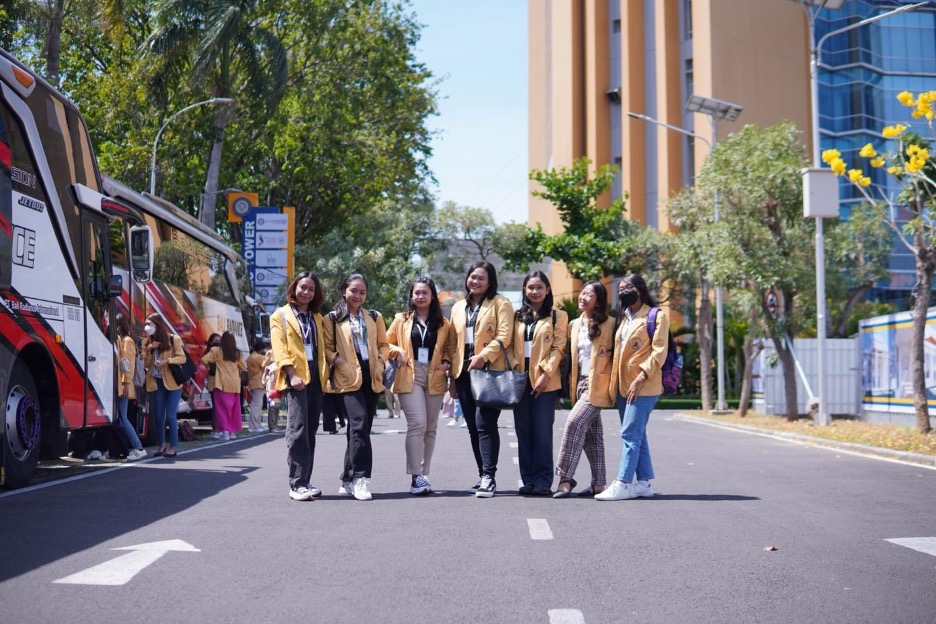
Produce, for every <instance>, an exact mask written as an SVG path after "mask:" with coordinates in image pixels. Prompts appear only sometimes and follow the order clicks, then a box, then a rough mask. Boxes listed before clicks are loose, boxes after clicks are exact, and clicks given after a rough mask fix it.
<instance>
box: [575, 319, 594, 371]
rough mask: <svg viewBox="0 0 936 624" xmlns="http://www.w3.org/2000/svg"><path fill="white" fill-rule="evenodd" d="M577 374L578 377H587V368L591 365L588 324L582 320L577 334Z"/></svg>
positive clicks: (590, 342) (590, 343)
mask: <svg viewBox="0 0 936 624" xmlns="http://www.w3.org/2000/svg"><path fill="white" fill-rule="evenodd" d="M576 346H577V347H578V365H579V366H578V371H579V372H578V374H579V377H587V376H588V368H589V366H590V365H591V354H592V341H591V338H589V337H588V323H586V322H585V320H584V319H583V320H582V326H581V327H579V333H578V344H577V345H576Z"/></svg>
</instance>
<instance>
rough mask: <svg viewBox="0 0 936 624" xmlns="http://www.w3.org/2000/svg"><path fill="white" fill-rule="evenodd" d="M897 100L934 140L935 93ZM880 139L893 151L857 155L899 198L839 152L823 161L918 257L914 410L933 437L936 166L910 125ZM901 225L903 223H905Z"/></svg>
mask: <svg viewBox="0 0 936 624" xmlns="http://www.w3.org/2000/svg"><path fill="white" fill-rule="evenodd" d="M897 99H898V101H899V102H900V103H901V104H902V105H904V106H906V107H908V108H912V109H913V112H912V113H911V115H912V117H913V118H914V119H917V120H920V121H921V123H925V125H926V129H927V130H928V131H929V134H930V136H934V128H933V117H934V116H936V114H934V105H936V91H927V92H924V93H920V94H919V95H917V96H914V95H913V94H912V93H910V92H909V91H904V92H902V93H900V94H898V95H897ZM881 134H882V135H883V136H884V137H886V138H889V139H893V140H894V141H895V142H896V148H895V149H894V150H893V151H892V152H887V153H878V151H877V150H876V149H875V148H874V146H873V145H871V144H870V143H868V144H867V145H865V146H864V147H863V148H862V149H861V151H860V152H859V154H858V155H859V156H860V157H861V158H863V159H865V160H866V161H867V163H868V165H869V166H870V167H871V168H873V169H883V170H885V171H886V172H887V174H888V175H890V176H892V177H893V178H894V179H896V180H897V181H898V183H899V184H900V190H899V192H898V193H895V194H893V195H888V194H887V193H885V192H884V191H883V190H881V189H874V187H872V186H871V179H870V177H868V176H867V175H865V173H864V169H861V168H858V167H852V168H849V166H848V165H847V164H846V163H845V161H844V159H843V158H842V154H841V153H840V152H839V151H838V150H834V149H830V150H826V151H824V152H823V153H822V160H823V161H824V162H825V163H826V164H827V165H829V167H830V168H831V169H832V171H834V172H835V173H836V175H839V176H843V177H847V178H848V180H849V182H850V183H851V184H853V185H854V186H855V188H857V189H858V190H859V191H860V192H861V193H862V195H863V196H864V197H865V199H867V200H868V202H869V204H871V205H872V206H885V207H886V208H887V213H886V216H885V223H887V225H888V226H890V228H891V229H892V230H893V232H894V234H895V235H896V237H897V239H898V240H899V241H900V242H901V243H902V244H903V245H904V246H905V247H906V248H907V249H909V250H910V251H911V252H912V253H913V256H914V268H915V274H916V283H915V284H914V287H913V301H912V306H911V307H912V316H913V332H912V338H911V341H910V353H911V360H910V368H911V376H912V384H913V405H914V410H915V412H916V420H917V429H918V430H919V431H920V433H924V434H926V433H930V432H931V431H932V427H931V425H930V418H929V401H928V399H929V392H928V390H927V388H926V372H925V369H924V358H923V351H924V349H923V347H924V337H925V328H926V312H927V310H928V309H929V307H930V299H931V294H932V288H933V274H934V273H936V220H934V217H936V215H934V210H936V163H934V161H933V160H932V159H931V157H930V142H929V141H928V140H926V139H925V138H924V137H923V136H921V135H920V134H917V133H915V132H911V131H910V127H909V125H907V124H896V125H893V126H887V127H886V128H884V129H883V130H882V132H881ZM901 222H902V223H901Z"/></svg>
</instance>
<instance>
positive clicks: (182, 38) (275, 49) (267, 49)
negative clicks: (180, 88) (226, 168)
mask: <svg viewBox="0 0 936 624" xmlns="http://www.w3.org/2000/svg"><path fill="white" fill-rule="evenodd" d="M256 5H257V0H158V1H157V3H156V5H155V23H156V27H155V28H154V30H153V32H152V33H151V34H150V36H149V38H148V39H147V40H146V43H145V47H146V54H147V55H148V56H150V57H151V58H152V59H153V60H154V66H155V67H156V80H157V82H159V83H162V84H167V82H171V81H168V80H167V77H168V76H176V77H179V76H182V75H188V76H189V77H190V80H191V81H192V83H193V84H194V85H207V89H208V92H209V95H210V96H211V97H232V96H233V95H234V93H235V92H236V91H238V90H241V89H240V88H241V87H243V91H246V92H252V93H253V94H255V95H256V96H257V97H259V98H262V99H263V100H264V103H265V104H266V110H273V109H275V107H276V103H277V102H278V101H279V99H280V97H281V96H282V94H283V90H284V88H285V86H286V77H287V61H286V49H285V48H284V47H283V44H282V42H281V41H280V40H279V39H278V38H277V36H276V35H275V34H274V33H273V32H272V31H271V30H269V29H267V28H265V27H264V26H262V25H261V23H260V20H259V19H258V16H257V14H256V12H255V9H256ZM230 110H231V109H230V107H228V106H220V107H218V109H217V113H216V115H215V119H214V124H213V130H214V131H213V139H212V145H211V156H210V158H209V160H208V173H207V176H206V179H205V192H204V195H203V203H202V210H201V220H202V222H203V223H204V224H205V225H207V226H208V227H210V228H211V229H214V228H215V210H216V208H217V207H216V203H217V196H218V178H219V177H220V173H221V148H222V145H223V143H224V127H225V125H226V124H227V121H228V116H229V114H230Z"/></svg>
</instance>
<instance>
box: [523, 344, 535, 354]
mask: <svg viewBox="0 0 936 624" xmlns="http://www.w3.org/2000/svg"><path fill="white" fill-rule="evenodd" d="M532 347H533V341H532V340H524V341H523V357H525V358H528V357H530V350H531V349H532Z"/></svg>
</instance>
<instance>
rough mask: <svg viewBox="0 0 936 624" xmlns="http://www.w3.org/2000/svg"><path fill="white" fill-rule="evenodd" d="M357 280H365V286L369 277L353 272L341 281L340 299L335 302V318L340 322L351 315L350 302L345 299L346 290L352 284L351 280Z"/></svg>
mask: <svg viewBox="0 0 936 624" xmlns="http://www.w3.org/2000/svg"><path fill="white" fill-rule="evenodd" d="M355 280H361V281H362V282H364V288H367V287H368V284H367V278H366V277H364V276H363V275H361V274H360V273H352V274H351V275H349V276H348V277H346V278H344V280H343V281H342V282H341V286H339V287H338V294H339V295H340V297H338V301H336V302H335V315H336V319H335V320H336V321H337V322H339V323H340V322H341V321H343V320H345V319H346V318H348V317H349V316H350V314H349V313H348V302H347V301H345V291H346V290H347V289H348V286H350V285H351V282H353V281H355Z"/></svg>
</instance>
